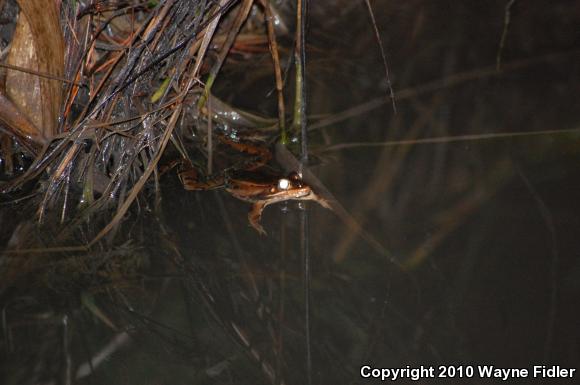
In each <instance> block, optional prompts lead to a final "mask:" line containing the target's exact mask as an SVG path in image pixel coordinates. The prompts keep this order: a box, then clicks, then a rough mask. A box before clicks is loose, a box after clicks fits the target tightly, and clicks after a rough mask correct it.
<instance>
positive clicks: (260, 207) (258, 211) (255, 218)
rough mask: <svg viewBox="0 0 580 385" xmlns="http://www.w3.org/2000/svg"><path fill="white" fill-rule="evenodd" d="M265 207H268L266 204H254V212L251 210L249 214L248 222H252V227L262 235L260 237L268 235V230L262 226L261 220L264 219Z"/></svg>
mask: <svg viewBox="0 0 580 385" xmlns="http://www.w3.org/2000/svg"><path fill="white" fill-rule="evenodd" d="M264 207H266V204H265V203H263V202H256V203H254V206H252V210H250V212H249V213H248V221H249V222H250V225H252V227H253V228H254V229H256V231H257V232H258V233H260V235H267V233H266V230H264V228H263V227H262V225H261V224H260V220H261V219H262V211H264Z"/></svg>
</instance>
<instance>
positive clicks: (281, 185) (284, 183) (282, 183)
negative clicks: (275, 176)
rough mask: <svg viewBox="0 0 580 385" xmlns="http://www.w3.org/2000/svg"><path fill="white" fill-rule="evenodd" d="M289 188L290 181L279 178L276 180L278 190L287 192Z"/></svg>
mask: <svg viewBox="0 0 580 385" xmlns="http://www.w3.org/2000/svg"><path fill="white" fill-rule="evenodd" d="M289 188H290V181H289V180H288V179H286V178H281V179H279V180H278V189H279V190H284V191H285V190H288V189H289Z"/></svg>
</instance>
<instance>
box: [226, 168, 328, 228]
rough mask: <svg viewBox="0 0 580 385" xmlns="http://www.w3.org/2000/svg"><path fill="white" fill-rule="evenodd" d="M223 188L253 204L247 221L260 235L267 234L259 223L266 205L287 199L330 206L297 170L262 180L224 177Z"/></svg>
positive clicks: (235, 196)
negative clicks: (282, 175)
mask: <svg viewBox="0 0 580 385" xmlns="http://www.w3.org/2000/svg"><path fill="white" fill-rule="evenodd" d="M225 190H226V191H227V192H228V193H229V194H230V195H232V196H233V197H234V198H237V199H239V200H242V201H245V202H249V203H252V204H253V205H252V208H251V210H250V212H249V213H248V221H249V223H250V225H251V226H252V227H253V228H254V229H255V230H256V231H257V232H258V233H259V234H261V235H267V233H266V230H264V228H263V227H262V225H261V224H260V221H261V218H262V212H263V211H264V209H265V208H266V206H269V205H271V204H275V203H279V202H285V201H289V200H293V201H307V200H310V201H314V202H317V203H318V204H320V205H321V206H322V207H324V208H327V209H330V208H331V207H330V204H329V203H328V202H327V201H326V200H325V199H323V198H321V197H320V196H318V195H317V194H316V193H315V192H314V190H312V188H311V187H310V186H309V185H308V184H307V183H306V182H304V181H303V180H302V177H301V176H300V174H299V173H297V172H291V173H290V174H288V175H287V176H285V177H280V178H271V179H270V180H268V181H262V182H257V181H252V180H249V179H236V178H226V181H225Z"/></svg>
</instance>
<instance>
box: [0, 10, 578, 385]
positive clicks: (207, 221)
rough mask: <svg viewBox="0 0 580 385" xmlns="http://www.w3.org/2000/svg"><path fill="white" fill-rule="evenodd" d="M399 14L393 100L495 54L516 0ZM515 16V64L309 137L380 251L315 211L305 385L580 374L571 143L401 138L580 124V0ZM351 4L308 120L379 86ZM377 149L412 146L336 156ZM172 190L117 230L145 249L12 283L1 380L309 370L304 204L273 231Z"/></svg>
mask: <svg viewBox="0 0 580 385" xmlns="http://www.w3.org/2000/svg"><path fill="white" fill-rule="evenodd" d="M424 3H425V4H424ZM444 3H445V4H447V3H449V4H447V5H448V7H445V6H444V5H445V4H444ZM377 7H379V5H378V3H377ZM389 7H391V6H389ZM389 7H386V8H385V9H381V8H377V9H376V10H375V11H376V13H377V15H376V16H377V19H378V21H379V29H380V30H381V31H382V33H383V34H384V36H385V38H384V40H385V44H386V48H387V52H388V53H389V64H390V65H391V72H392V73H393V74H394V76H395V77H396V79H395V82H394V84H395V92H397V89H399V90H414V89H416V88H415V87H416V86H421V85H422V84H426V83H427V82H429V81H430V80H433V79H441V78H446V77H452V76H454V75H457V74H463V73H466V72H468V71H473V70H474V69H477V68H482V67H487V65H493V64H495V60H496V56H495V55H496V53H497V44H498V41H499V36H500V31H501V28H502V27H501V26H502V23H503V12H504V7H505V4H504V2H492V3H486V6H485V7H484V8H485V9H481V7H479V6H478V5H476V4H463V3H462V4H457V3H456V2H453V3H451V2H438V3H437V5H436V6H435V5H434V4H431V3H428V2H413V3H412V4H408V5H399V6H398V8H397V6H395V5H392V7H394V8H389ZM518 7H519V3H516V8H517V9H514V13H513V15H512V17H513V19H512V25H511V27H510V30H509V34H508V35H507V36H508V40H507V43H506V46H505V48H504V51H503V55H504V58H503V61H504V69H505V71H506V72H505V73H502V74H500V75H498V74H496V73H493V72H492V73H491V75H490V73H489V72H486V71H482V72H481V76H480V77H479V78H477V77H476V78H477V79H478V80H471V81H469V82H465V83H454V84H453V85H454V86H453V87H450V88H447V87H445V85H446V84H447V83H445V82H442V83H441V85H440V86H441V87H440V88H439V89H437V90H436V91H433V90H431V92H425V93H417V94H413V93H412V92H408V93H407V94H411V95H414V96H412V97H404V95H407V94H405V92H404V91H401V94H402V95H403V97H401V100H399V101H398V102H397V108H398V112H397V114H396V115H395V114H393V113H392V110H391V109H390V106H389V105H388V104H387V105H385V106H384V107H383V108H377V109H373V110H372V111H370V112H368V113H366V114H365V115H362V116H356V117H353V118H351V119H349V120H346V121H342V122H340V123H335V124H332V125H329V126H325V127H322V128H318V129H316V130H313V132H312V143H314V144H315V145H313V147H312V155H313V158H314V159H317V160H318V162H319V164H318V165H316V166H315V167H313V168H312V169H313V171H314V172H315V173H316V174H317V175H318V176H319V177H320V179H321V181H322V183H324V185H325V186H326V188H328V190H329V191H331V192H332V193H333V194H334V195H335V196H336V197H337V199H338V200H339V201H340V202H341V203H342V204H343V205H344V207H345V208H346V209H347V210H348V211H349V213H351V214H352V215H353V216H354V217H355V218H356V219H357V221H358V222H359V223H360V224H361V225H362V226H363V227H364V229H365V232H366V233H367V234H368V236H369V237H372V238H373V239H375V240H376V241H378V242H380V243H381V244H382V246H384V248H385V249H386V250H387V251H388V255H385V254H381V253H379V252H377V250H376V247H373V246H372V244H371V243H369V241H368V239H367V240H365V239H363V238H362V237H361V236H360V234H356V233H355V232H353V230H352V227H351V226H348V224H346V223H344V222H343V221H342V220H341V219H340V218H339V217H337V216H336V215H334V214H333V213H332V212H330V211H328V210H325V209H323V208H321V207H319V206H318V205H315V204H308V203H307V204H306V206H305V207H306V210H308V213H309V219H310V233H309V235H308V241H309V245H310V253H311V269H312V270H311V282H310V289H311V292H310V298H311V319H310V325H309V326H310V332H311V346H310V349H311V352H312V371H313V373H312V378H313V383H316V384H355V383H357V384H358V383H366V382H369V383H370V382H371V380H363V379H361V377H360V368H361V367H362V366H363V365H369V366H371V367H376V368H405V367H407V365H410V366H411V367H418V366H420V365H425V366H434V367H437V366H438V365H455V366H458V365H468V364H469V365H492V364H493V365H497V366H500V367H510V368H512V367H513V368H527V369H531V368H532V366H533V365H542V364H547V365H560V366H562V367H572V368H573V367H577V365H578V362H579V359H580V350H579V349H580V348H579V344H578V327H577V325H578V310H577V309H578V306H577V303H578V298H579V295H580V284H579V282H580V279H579V277H580V264H579V262H578V259H577V258H576V257H577V255H576V254H577V250H579V249H580V243H579V240H578V237H577V233H578V229H579V227H580V216H579V215H578V214H579V213H578V211H577V210H576V209H575V207H576V200H577V197H578V192H579V190H580V185H579V184H578V178H577V175H578V171H579V166H578V164H579V163H578V146H577V144H576V143H577V140H578V134H577V133H566V134H554V135H542V136H532V135H530V136H523V137H514V138H500V139H487V140H465V141H459V142H442V143H438V144H433V143H432V144H421V145H410V144H408V143H409V142H412V141H414V140H416V139H419V138H432V137H447V136H457V135H468V134H483V133H485V134H487V133H502V132H504V133H505V132H531V131H539V130H548V129H559V128H561V129H568V128H574V127H576V126H577V124H578V121H580V120H579V118H580V116H579V111H580V110H579V109H578V108H577V103H576V99H577V98H575V97H574V96H575V93H574V92H573V90H574V91H575V90H577V89H578V82H579V78H578V73H579V72H578V71H577V69H578V60H577V56H574V55H566V51H567V50H569V49H570V48H571V47H573V38H572V37H571V34H572V33H571V27H570V26H571V25H572V24H573V23H571V20H572V18H571V16H570V15H571V14H573V13H574V12H577V10H575V9H574V8H577V7H573V6H572V5H559V6H556V5H547V4H545V3H544V2H541V1H532V2H530V3H529V4H528V5H527V7H526V8H525V9H524V7H523V6H522V7H521V8H518ZM331 8H332V7H331ZM316 9H317V8H315V9H314V11H316ZM442 9H445V12H450V14H448V13H445V15H442V12H441V10H442ZM349 10H350V13H348V12H347V13H346V14H344V15H343V16H340V17H338V16H337V18H336V20H331V21H329V22H328V25H322V26H321V27H320V29H319V30H318V29H314V28H313V29H314V30H313V31H312V37H311V40H310V41H311V43H312V45H313V47H312V51H313V52H312V55H311V64H310V67H309V70H310V71H311V72H310V74H311V75H310V76H311V81H312V86H311V88H310V92H311V95H312V103H311V104H312V106H311V113H312V114H313V115H316V114H318V113H328V112H336V111H343V110H345V109H347V108H348V107H352V106H353V105H359V104H364V102H365V101H367V100H370V99H372V98H374V97H381V95H382V92H383V91H384V90H383V89H381V87H382V86H380V85H381V84H382V81H381V78H380V77H381V75H382V74H383V71H382V70H381V69H380V60H379V58H378V51H377V50H376V49H375V42H374V41H373V35H372V30H371V28H370V27H369V26H368V25H367V22H368V20H367V16H366V15H365V14H364V13H363V11H364V9H363V8H362V7H361V9H351V8H349ZM540 15H541V17H540ZM313 17H316V14H315V16H313ZM539 19H542V20H544V21H543V22H540V21H539ZM548 19H549V20H558V21H559V25H558V28H556V27H555V24H554V25H545V23H546V21H545V20H548ZM314 20H316V19H314ZM313 25H318V24H316V23H314V21H313ZM353 30H354V32H352V31H353ZM351 32H352V33H351ZM318 47H322V48H320V49H319V50H316V49H315V48H318ZM550 53H560V54H561V55H560V56H556V57H555V58H547V59H545V60H543V59H542V57H544V56H545V55H547V54H550ZM520 59H522V60H523V59H530V62H529V63H526V62H525V60H523V61H522V60H520ZM517 60H520V64H519V65H518V66H513V67H510V63H513V62H514V61H517ZM534 60H535V61H534ZM329 63H330V64H329ZM510 68H511V70H510ZM492 75H493V76H492ZM338 79H340V81H337V80H338ZM377 85H378V86H377ZM240 96H241V95H240ZM240 96H236V95H234V96H231V99H232V100H233V101H234V102H235V99H236V98H239V97H240ZM245 96H246V95H244V96H243V97H245ZM233 104H234V105H235V104H236V103H233ZM238 104H242V103H238ZM381 141H406V142H405V143H407V144H404V145H392V146H385V147H365V146H362V145H361V146H359V147H352V148H349V149H342V150H336V151H326V150H325V148H327V147H328V146H330V145H334V144H338V143H354V142H356V143H359V142H365V143H369V142H371V143H376V142H381ZM163 182H164V187H163V188H164V192H163V202H162V204H163V213H164V218H158V222H156V221H155V220H154V219H152V218H149V219H150V221H151V222H150V225H149V226H148V225H147V224H145V225H144V224H143V223H141V224H140V225H139V226H136V227H135V228H131V229H130V230H127V231H128V234H130V236H129V238H133V237H134V238H135V239H142V238H145V241H144V243H143V244H141V243H140V241H139V242H137V241H134V242H128V243H126V244H124V245H123V246H122V247H118V248H117V249H115V250H112V251H107V250H101V251H99V253H98V258H97V256H96V255H91V254H90V253H88V254H86V253H76V254H74V255H72V256H70V258H69V259H67V260H66V261H60V262H59V263H46V264H44V263H40V264H39V266H41V268H40V270H42V269H46V272H44V271H43V273H42V274H40V275H35V277H43V281H39V282H34V283H30V285H28V284H27V283H25V284H23V283H22V282H20V283H19V285H18V287H19V291H18V292H17V293H16V294H14V292H11V293H10V295H8V294H7V293H4V294H3V297H2V300H3V302H2V331H3V336H2V346H1V347H2V350H3V351H2V353H1V357H2V361H3V362H4V363H2V364H0V367H1V370H2V371H1V372H0V373H1V378H4V379H6V381H0V382H2V383H26V384H28V383H30V384H33V383H34V384H37V383H38V384H41V383H42V384H44V383H57V382H61V383H87V384H100V383H128V384H138V383H139V384H146V383H152V384H153V383H164V384H213V383H215V384H218V383H219V384H223V383H232V384H283V383H284V384H304V383H305V381H306V380H305V379H306V377H307V376H306V373H305V370H306V358H305V356H306V350H307V347H306V338H305V335H306V322H305V310H304V309H305V304H304V293H303V288H304V283H303V280H302V271H303V266H302V263H303V262H302V259H301V245H302V242H303V239H301V232H300V209H299V208H298V206H297V204H296V203H283V204H280V205H274V206H270V207H268V208H267V209H266V210H265V212H264V214H263V218H262V224H263V226H264V228H265V229H266V231H267V232H268V235H267V236H261V235H259V234H258V233H257V232H256V231H255V230H254V229H252V228H251V227H250V226H248V221H247V211H248V210H249V205H248V204H246V203H244V202H240V201H238V200H236V199H234V198H233V197H231V196H230V195H228V194H227V193H226V192H224V191H198V192H186V191H184V190H183V189H182V188H181V187H180V186H179V185H178V182H177V180H176V179H175V178H174V177H173V176H167V177H166V178H165V179H163ZM2 210H3V214H2V218H1V220H2V226H5V223H8V215H9V214H7V212H8V211H7V210H8V209H2ZM11 215H13V213H12V214H11ZM145 223H146V222H145ZM153 229H154V234H151V233H148V230H149V231H151V230H153ZM4 241H5V243H6V242H8V240H7V239H6V240H4ZM393 261H394V262H393ZM41 262H43V261H41ZM87 277H97V278H96V279H97V280H98V282H97V284H94V282H93V283H91V284H89V283H87V279H88V278H87ZM91 279H94V278H91ZM39 287H40V288H45V287H46V288H48V289H43V290H42V291H41V293H42V295H39V294H38V293H39V290H38V288H39ZM23 288H24V289H23ZM88 288H90V290H89V289H88ZM8 298H10V300H8ZM575 365H576V366H575ZM576 378H577V377H576ZM56 379H58V380H56ZM498 382H499V381H498ZM576 382H577V381H576ZM401 383H405V382H404V381H402V382H401ZM422 383H437V381H436V380H424V381H423V382H422ZM448 383H458V384H459V383H461V384H465V383H473V384H477V383H480V379H479V378H478V377H477V376H475V377H474V378H471V379H469V378H463V379H457V378H456V379H450V380H448ZM538 383H542V381H540V380H538ZM561 383H570V384H571V383H575V381H574V380H570V382H565V381H564V382H561Z"/></svg>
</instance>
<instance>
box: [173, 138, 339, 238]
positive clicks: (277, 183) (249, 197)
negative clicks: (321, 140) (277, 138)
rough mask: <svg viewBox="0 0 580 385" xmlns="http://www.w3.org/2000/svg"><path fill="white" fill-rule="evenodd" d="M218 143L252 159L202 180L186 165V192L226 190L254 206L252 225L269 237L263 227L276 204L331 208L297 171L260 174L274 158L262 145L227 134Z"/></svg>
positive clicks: (183, 178)
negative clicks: (266, 212)
mask: <svg viewBox="0 0 580 385" xmlns="http://www.w3.org/2000/svg"><path fill="white" fill-rule="evenodd" d="M218 141H219V142H220V143H222V144H224V145H226V146H227V147H228V148H231V149H234V150H236V151H237V152H240V153H244V154H246V155H248V156H251V158H250V160H251V161H247V162H244V163H243V164H242V165H237V166H235V167H230V168H227V169H225V170H224V171H222V172H221V173H219V174H217V175H213V176H211V177H206V178H202V177H200V175H199V172H198V170H197V169H196V168H195V167H194V166H193V165H192V164H191V163H187V164H182V166H184V167H183V168H182V170H181V171H180V172H179V173H178V175H179V178H180V180H181V183H182V185H183V187H184V189H185V190H189V191H199V190H214V189H224V190H225V191H226V192H228V193H229V194H230V195H231V196H233V197H234V198H236V199H239V200H241V201H244V202H248V203H252V208H251V209H250V211H249V213H248V221H249V223H250V225H251V226H252V227H253V228H254V229H255V230H256V231H257V232H258V233H259V234H260V235H267V233H266V231H265V230H264V228H263V227H262V225H261V224H260V222H261V218H262V212H263V211H264V209H265V208H266V207H267V206H269V205H271V204H275V203H279V202H285V201H289V200H293V201H307V200H310V201H314V202H317V203H318V204H320V205H321V206H322V207H325V208H328V209H330V208H331V207H330V204H329V203H328V202H327V201H326V200H325V199H323V198H322V197H320V196H319V195H317V194H316V193H315V192H314V190H313V189H312V187H311V186H310V185H309V184H308V183H306V182H305V181H304V180H303V179H302V177H301V175H300V174H299V173H298V172H295V171H293V172H290V173H289V174H287V175H283V176H281V175H280V174H279V175H271V174H270V175H265V173H264V172H261V171H262V170H261V169H262V168H263V166H264V165H266V164H267V163H268V161H269V160H271V159H272V154H271V152H270V150H269V149H268V148H267V147H265V146H261V145H256V144H255V143H250V142H247V141H240V140H234V139H232V138H230V137H228V136H226V135H218Z"/></svg>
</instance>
